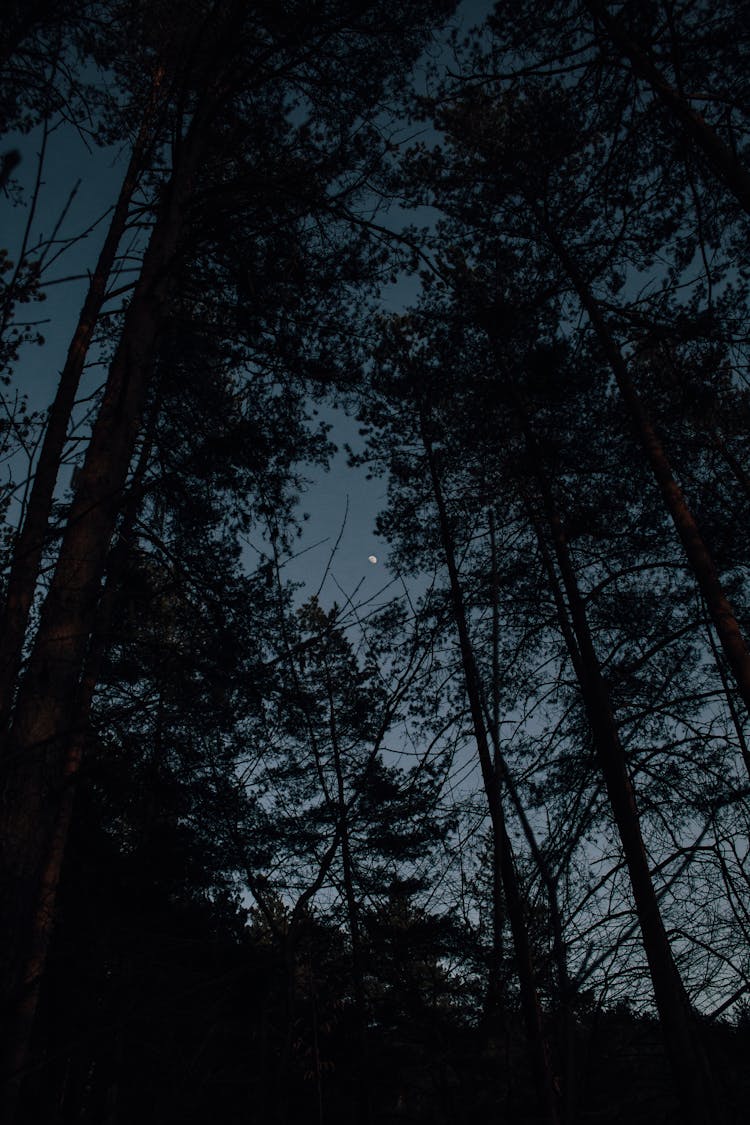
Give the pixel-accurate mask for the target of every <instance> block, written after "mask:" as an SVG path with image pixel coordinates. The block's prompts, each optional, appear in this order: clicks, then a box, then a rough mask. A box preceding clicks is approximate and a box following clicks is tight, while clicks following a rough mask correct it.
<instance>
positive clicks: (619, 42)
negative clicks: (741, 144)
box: [584, 0, 750, 214]
mask: <svg viewBox="0 0 750 1125" xmlns="http://www.w3.org/2000/svg"><path fill="white" fill-rule="evenodd" d="M584 3H585V6H586V8H588V10H589V12H590V13H591V15H592V16H593V17H594V20H595V21H598V22H599V23H600V24H601V26H602V27H603V28H604V30H605V32H606V34H607V35H608V37H609V39H610V41H611V42H612V44H613V45H614V46H615V47H616V48H617V50H618V51H619V52H620V54H621V55H624V57H625V58H626V59H627V60H628V62H629V63H630V65H631V67H632V68H633V73H634V74H636V75H637V76H638V77H639V78H642V79H643V80H644V81H645V82H647V83H648V85H649V86H650V87H651V89H652V90H653V91H654V93H655V94H656V96H657V97H658V98H659V99H660V101H661V102H662V103H663V104H664V105H665V106H666V107H667V109H669V110H670V112H671V113H672V114H673V116H674V117H675V119H676V120H677V121H678V122H679V124H680V125H681V126H682V128H683V129H684V131H685V132H686V133H687V134H688V136H689V137H690V139H691V140H692V141H693V143H694V144H695V145H696V146H697V147H698V148H699V149H700V150H701V151H702V152H703V153H704V155H705V156H706V157H707V158H708V161H709V163H710V165H711V167H712V168H713V170H714V172H715V174H716V176H717V177H718V178H719V179H720V180H721V181H722V182H723V183H724V184H725V185H726V187H727V188H728V189H729V191H730V192H731V193H732V195H733V196H734V197H735V199H736V200H737V202H738V203H739V205H740V206H741V207H742V209H743V210H744V211H746V212H747V213H748V214H750V173H748V171H747V169H746V168H744V167H743V166H742V165H741V164H740V162H739V161H738V160H737V157H736V156H735V154H734V153H733V152H732V150H731V148H729V146H728V145H725V144H724V142H723V141H722V140H721V138H720V137H718V136H717V135H716V133H715V132H714V131H713V129H712V128H711V127H710V126H709V125H707V124H706V122H705V120H704V119H703V118H702V117H701V115H700V114H699V113H697V112H696V111H695V110H694V109H693V107H692V106H691V105H690V103H689V102H688V101H687V99H686V98H684V97H683V95H682V94H680V93H679V91H677V90H675V88H674V86H672V85H671V83H669V82H668V81H667V79H666V78H665V77H664V75H663V74H662V73H661V71H660V70H659V68H658V67H657V66H656V64H655V63H654V61H653V59H652V58H651V57H650V55H649V54H648V52H647V51H646V50H645V49H644V48H643V47H642V46H641V45H640V43H638V42H637V41H636V40H635V39H633V38H632V37H631V36H630V35H629V34H628V32H627V31H626V30H625V29H624V28H623V27H622V25H621V23H620V21H619V20H618V19H617V18H616V17H614V16H612V15H610V13H609V11H608V9H607V6H606V4H602V3H601V2H600V0H584Z"/></svg>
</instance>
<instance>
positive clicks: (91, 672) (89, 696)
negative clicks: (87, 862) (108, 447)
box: [0, 408, 157, 1125]
mask: <svg viewBox="0 0 750 1125" xmlns="http://www.w3.org/2000/svg"><path fill="white" fill-rule="evenodd" d="M156 414H157V410H156V408H154V411H153V414H152V419H151V427H150V433H149V436H148V437H147V439H146V440H145V442H144V444H143V449H142V450H141V455H140V457H139V461H138V467H137V469H136V472H135V473H134V474H133V481H132V483H131V487H130V498H129V501H128V504H127V508H126V511H125V513H124V516H123V522H122V526H121V528H120V532H119V536H118V542H117V545H116V547H115V548H114V550H113V551H112V556H111V560H110V563H109V565H108V568H107V583H106V587H105V590H104V594H103V596H102V599H101V604H100V606H99V610H98V614H97V623H96V629H95V631H94V636H93V638H92V644H91V647H90V650H89V653H88V655H87V658H86V667H85V670H84V673H83V676H82V679H81V684H80V688H79V691H78V699H77V706H76V721H75V729H74V730H73V731H72V733H71V736H70V739H69V743H68V748H67V752H66V755H65V761H64V764H63V771H62V782H61V785H62V794H61V797H60V799H59V806H58V810H57V820H56V823H55V826H54V829H53V831H52V835H51V838H50V841H49V844H48V847H47V855H46V857H45V862H44V868H43V871H42V876H41V879H40V885H39V889H38V892H37V901H36V905H35V908H34V913H33V917H32V920H31V930H30V936H29V938H28V939H27V941H26V949H27V954H26V962H25V965H24V968H23V972H22V980H21V991H20V995H19V997H18V999H17V1001H16V1003H15V1005H14V1006H13V1007H12V1008H11V1010H10V1012H9V1015H8V1019H7V1020H6V1021H5V1024H4V1027H3V1039H2V1048H1V1050H2V1053H1V1054H0V1075H2V1076H7V1077H5V1078H4V1085H3V1087H2V1089H0V1125H12V1122H13V1120H14V1117H15V1112H16V1107H17V1103H18V1099H19V1095H20V1091H21V1085H22V1083H23V1077H24V1068H25V1066H26V1060H27V1057H28V1052H29V1047H30V1044H31V1036H32V1033H33V1029H34V1021H35V1018H36V1012H37V1007H38V1004H39V994H40V990H41V985H42V980H43V977H44V971H45V968H46V963H47V954H48V952H49V947H50V942H51V940H52V934H53V930H54V924H55V911H56V904H57V893H58V890H59V886H60V877H61V874H62V866H63V859H64V856H65V845H66V843H67V838H68V831H69V829H70V824H71V820H72V816H73V807H74V802H75V793H76V788H77V783H78V776H79V773H80V769H81V764H82V762H83V756H84V751H85V743H86V728H87V725H88V717H89V713H90V710H91V703H92V700H93V696H94V692H95V690H96V685H97V683H98V680H99V671H100V668H101V663H102V660H103V658H104V654H105V651H106V646H107V640H108V636H109V629H110V625H111V622H112V615H113V612H114V607H115V601H116V597H117V593H118V588H119V581H120V576H121V574H122V568H123V565H124V563H125V561H126V558H127V552H128V547H129V541H130V537H131V535H132V531H133V527H134V525H135V521H136V518H137V515H138V510H139V508H140V504H141V499H142V496H141V486H142V483H143V478H144V475H145V472H146V469H147V468H148V462H149V459H150V455H151V448H152V439H153V429H154V427H155V423H156Z"/></svg>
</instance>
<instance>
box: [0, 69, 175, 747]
mask: <svg viewBox="0 0 750 1125" xmlns="http://www.w3.org/2000/svg"><path fill="white" fill-rule="evenodd" d="M163 79H164V70H163V68H161V67H160V68H159V69H157V70H156V72H155V73H154V75H153V78H152V88H151V97H150V100H149V103H148V106H147V108H146V111H145V113H144V116H143V120H142V122H141V127H140V130H139V132H138V136H137V138H136V141H135V144H134V146H133V151H132V153H131V156H130V161H129V163H128V167H127V170H126V172H125V177H124V179H123V182H122V186H121V187H120V193H119V196H118V198H117V203H116V204H115V208H114V211H113V213H112V219H111V221H110V224H109V229H108V231H107V236H106V238H105V239H104V245H103V246H102V248H101V251H100V253H99V259H98V261H97V263H96V267H95V269H94V272H93V274H92V276H91V281H90V283H89V290H88V293H87V294H86V299H85V301H84V303H83V308H82V309H81V312H80V315H79V318H78V324H77V326H76V330H75V332H74V333H73V338H72V340H71V342H70V347H69V348H68V354H67V357H66V360H65V365H64V367H63V369H62V372H61V375H60V381H59V384H58V387H57V393H56V395H55V399H54V401H53V403H52V406H51V407H50V410H49V414H48V417H47V427H46V430H45V434H44V441H43V442H42V447H41V450H40V452H39V459H38V461H37V465H36V470H35V473H34V482H33V484H32V486H31V492H30V494H29V499H28V505H27V508H26V513H25V516H24V519H23V523H22V525H21V526H20V528H19V529H18V533H17V536H16V539H15V542H14V545H13V557H12V560H11V566H10V574H9V577H8V586H7V591H6V596H5V604H4V607H3V616H2V622H1V623H0V737H1V736H2V733H3V732H5V730H6V727H7V724H8V720H9V718H10V712H11V708H12V704H13V693H14V688H15V683H16V677H17V675H18V671H19V668H20V664H21V654H22V650H23V643H24V639H25V636H26V629H27V626H28V620H29V612H30V609H31V604H32V601H33V597H34V590H35V589H36V583H37V580H38V577H39V566H40V562H41V557H42V551H43V549H44V543H45V539H46V536H47V531H48V524H49V517H50V511H51V509H52V501H53V496H54V490H55V485H56V483H57V475H58V472H59V469H60V461H61V457H62V454H63V450H64V447H65V441H66V438H67V434H68V424H69V422H70V415H71V411H72V409H73V404H74V402H75V397H76V393H77V391H78V385H79V383H80V379H81V373H82V372H83V368H84V364H85V362H86V357H87V355H88V350H89V346H90V344H91V339H92V336H93V333H94V329H95V327H96V323H97V320H98V317H99V314H100V312H101V309H102V305H103V304H104V301H105V297H106V288H107V282H108V281H109V277H110V274H111V272H112V267H113V265H114V262H115V258H116V255H117V249H118V246H119V245H120V241H121V239H122V236H123V233H124V231H125V227H126V224H127V219H128V212H129V208H130V203H131V200H132V198H133V193H134V191H135V189H136V187H137V184H138V179H139V176H140V174H141V172H142V171H143V169H144V167H145V165H146V163H147V161H148V157H149V154H150V151H151V148H152V145H153V142H154V137H155V132H156V124H155V123H156V120H158V110H159V106H160V94H161V87H162V83H163Z"/></svg>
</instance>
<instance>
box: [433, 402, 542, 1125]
mask: <svg viewBox="0 0 750 1125" xmlns="http://www.w3.org/2000/svg"><path fill="white" fill-rule="evenodd" d="M420 425H421V434H422V441H423V444H424V449H425V453H426V455H427V461H428V466H429V473H430V480H431V483H432V490H433V495H434V497H435V503H436V505H437V509H438V518H439V522H440V537H441V541H442V545H443V551H444V553H445V557H446V563H447V566H448V576H449V580H450V589H451V600H452V603H453V613H454V618H455V622H456V628H457V631H458V636H459V646H460V650H461V661H462V665H463V671H464V681H465V684H466V694H467V696H468V699H469V708H470V711H471V718H472V724H473V727H474V737H475V740H476V744H477V752H478V755H479V762H480V766H481V770H482V780H483V783H484V790H485V793H486V796H487V803H488V807H489V813H490V822H491V824H492V832H493V839H494V844H495V849H496V855H497V863H498V867H499V870H500V876H501V880H502V886H503V891H504V893H505V902H506V908H507V911H508V920H509V922H510V927H511V933H512V935H513V948H514V952H515V959H516V969H517V972H518V981H519V986H520V990H521V1006H522V1010H523V1017H524V1024H525V1027H526V1036H527V1040H528V1044H529V1053H530V1056H531V1064H532V1070H533V1074H534V1078H535V1082H536V1086H537V1092H538V1097H539V1105H540V1110H541V1112H542V1114H543V1115H544V1119H545V1121H547V1122H548V1123H549V1125H559V1121H560V1114H559V1108H558V1100H559V1099H558V1093H557V1090H556V1087H555V1080H554V1077H553V1074H552V1067H551V1064H550V1058H549V1049H548V1046H547V1041H546V1037H545V1033H544V1026H543V1020H542V1011H541V1006H540V1004H539V996H538V993H537V989H536V981H535V971H534V962H533V956H532V952H531V945H530V943H529V935H528V930H527V928H526V921H525V918H524V909H523V895H522V891H521V888H520V885H519V881H518V875H517V872H516V866H515V858H514V855H513V846H512V844H511V840H510V837H509V836H508V831H507V826H506V821H505V813H504V810H503V804H502V800H501V795H500V785H499V777H498V774H497V771H496V770H495V768H494V766H493V763H492V757H491V754H490V746H489V742H488V739H487V729H486V726H485V722H484V714H483V708H482V692H481V688H480V683H479V676H478V671H477V667H476V661H475V659H474V651H473V648H472V644H471V637H470V636H469V627H468V622H467V619H466V609H465V606H464V600H463V592H462V590H461V584H460V581H459V576H458V567H457V565H456V559H455V551H454V547H453V537H452V534H451V530H450V521H449V519H448V512H447V509H446V506H445V499H444V497H443V490H442V485H441V483H440V476H439V473H438V468H437V462H436V458H435V452H434V449H433V447H432V441H431V438H430V434H429V431H428V426H427V422H426V419H425V417H424V414H423V413H421V414H420Z"/></svg>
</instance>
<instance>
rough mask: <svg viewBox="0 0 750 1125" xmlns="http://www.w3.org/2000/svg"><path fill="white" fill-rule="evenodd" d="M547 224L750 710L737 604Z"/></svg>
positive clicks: (608, 336) (748, 668)
mask: <svg viewBox="0 0 750 1125" xmlns="http://www.w3.org/2000/svg"><path fill="white" fill-rule="evenodd" d="M543 225H544V229H545V232H546V234H547V236H548V238H549V240H550V243H551V244H552V247H553V249H554V251H555V253H556V254H557V256H558V258H559V259H560V262H561V264H562V266H563V268H564V269H565V271H566V272H567V274H568V276H569V278H570V280H571V282H572V283H573V286H574V288H575V290H576V292H577V294H578V298H579V300H580V302H581V305H582V306H583V308H584V309H585V311H586V314H587V316H588V318H589V320H590V322H591V325H592V327H593V328H594V331H595V332H596V334H597V336H598V338H599V343H600V345H601V347H602V350H603V352H604V355H605V358H606V360H607V362H608V364H609V366H610V369H611V371H612V374H613V375H614V377H615V380H616V382H617V386H618V388H619V390H620V394H621V395H622V398H623V401H624V403H625V406H626V408H627V410H628V413H629V415H630V418H631V421H632V423H633V428H634V430H635V433H636V436H637V438H638V440H639V441H640V443H641V446H642V448H643V451H644V453H645V454H646V458H647V460H648V463H649V465H650V466H651V470H652V472H653V474H654V477H655V479H656V483H657V485H658V486H659V490H660V492H661V494H662V498H663V500H664V504H665V506H666V508H667V511H668V512H669V514H670V516H671V518H672V522H673V524H674V526H675V530H676V531H677V534H678V535H679V537H680V541H681V542H682V546H683V548H684V551H685V554H686V556H687V560H688V563H689V564H690V567H691V569H692V572H693V574H694V576H695V579H696V581H697V583H698V587H699V589H700V592H701V594H702V595H703V597H704V599H705V602H706V606H707V608H708V612H709V614H710V616H711V620H712V621H713V623H714V626H715V628H716V634H717V636H718V638H719V641H720V643H721V647H722V649H723V651H724V655H725V656H726V658H727V663H728V664H729V667H730V668H731V670H732V675H733V676H734V678H735V680H736V682H737V687H738V689H739V693H740V695H741V696H742V700H743V702H744V704H745V707H746V708H747V710H748V712H750V650H748V647H747V642H746V641H745V638H744V636H743V634H742V630H741V629H740V626H739V622H738V621H737V616H736V614H735V612H734V609H733V607H732V605H731V603H730V601H729V599H728V598H727V596H726V594H725V593H724V588H723V586H722V584H721V580H720V579H719V576H718V572H717V570H716V564H715V563H714V560H713V557H712V555H711V552H710V551H709V549H708V547H707V545H706V543H705V541H704V539H703V536H702V535H701V533H700V529H699V527H698V525H697V523H696V521H695V517H694V516H693V513H692V512H691V510H690V508H689V506H688V503H687V501H686V499H685V496H684V494H683V492H682V489H681V488H680V486H679V485H678V483H677V481H676V480H675V477H674V473H673V472H672V466H671V465H670V463H669V458H668V457H667V454H666V451H665V449H664V446H663V445H662V443H661V440H660V438H659V436H658V434H657V433H656V430H655V429H654V426H653V423H652V422H651V419H650V417H649V415H648V412H647V410H646V407H645V406H644V405H643V402H642V401H641V398H640V395H639V394H638V391H637V390H636V387H635V384H634V383H633V380H632V379H631V377H630V372H629V371H628V366H627V364H626V362H625V360H624V358H623V355H622V352H621V351H620V349H619V347H618V345H617V343H616V341H615V339H614V337H613V335H612V333H611V332H610V330H609V326H608V325H607V322H606V320H605V318H604V315H603V314H602V311H601V309H600V307H599V304H598V302H597V300H596V298H595V297H594V295H593V293H592V292H591V289H590V288H589V286H588V285H587V283H586V281H585V279H584V277H583V275H582V274H581V272H580V270H579V269H578V266H577V265H576V263H575V261H574V260H573V259H572V257H571V256H570V254H569V253H568V251H567V250H566V248H565V246H564V244H563V243H562V241H561V239H560V238H559V237H558V236H557V234H556V233H555V231H554V230H553V229H552V228H551V226H550V225H549V223H546V222H544V224H543Z"/></svg>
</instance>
